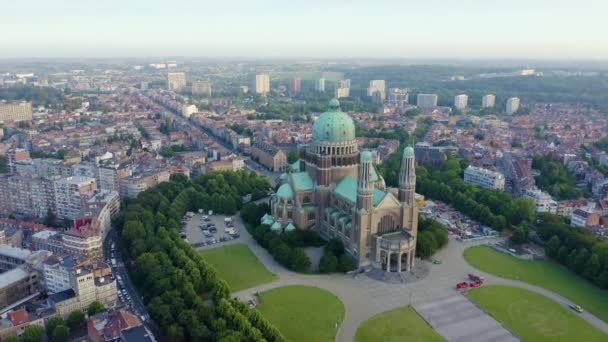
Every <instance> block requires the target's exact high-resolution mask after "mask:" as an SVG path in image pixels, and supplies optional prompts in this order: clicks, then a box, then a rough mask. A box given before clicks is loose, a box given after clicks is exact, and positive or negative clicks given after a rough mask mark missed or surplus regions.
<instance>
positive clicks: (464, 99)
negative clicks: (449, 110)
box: [454, 94, 469, 110]
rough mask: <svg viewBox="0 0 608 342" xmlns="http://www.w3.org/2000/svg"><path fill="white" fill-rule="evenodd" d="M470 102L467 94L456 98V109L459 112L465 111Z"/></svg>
mask: <svg viewBox="0 0 608 342" xmlns="http://www.w3.org/2000/svg"><path fill="white" fill-rule="evenodd" d="M468 102H469V97H468V96H467V95H465V94H460V95H456V96H454V108H456V109H458V110H465V109H466V108H467V104H468Z"/></svg>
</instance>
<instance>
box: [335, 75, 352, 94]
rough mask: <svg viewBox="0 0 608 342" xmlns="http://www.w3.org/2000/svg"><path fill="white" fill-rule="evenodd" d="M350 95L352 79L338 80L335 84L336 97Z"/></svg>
mask: <svg viewBox="0 0 608 342" xmlns="http://www.w3.org/2000/svg"><path fill="white" fill-rule="evenodd" d="M349 96H350V79H346V80H340V81H337V82H336V84H335V97H336V98H337V99H339V98H342V97H349Z"/></svg>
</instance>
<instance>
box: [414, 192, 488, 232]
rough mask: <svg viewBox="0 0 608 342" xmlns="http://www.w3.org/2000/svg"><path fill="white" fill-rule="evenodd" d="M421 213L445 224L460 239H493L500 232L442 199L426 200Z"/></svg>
mask: <svg viewBox="0 0 608 342" xmlns="http://www.w3.org/2000/svg"><path fill="white" fill-rule="evenodd" d="M420 213H421V214H422V215H423V216H424V217H425V218H430V219H434V220H436V221H438V222H439V223H441V224H443V225H444V226H445V227H446V228H447V230H448V231H449V232H450V234H453V235H455V236H457V237H458V240H459V241H468V240H471V239H472V240H481V239H492V238H496V237H498V236H499V233H498V232H497V231H495V230H494V229H491V228H490V227H487V226H484V225H481V224H480V223H479V222H477V221H475V220H473V219H471V218H470V217H468V216H466V215H464V214H463V213H461V212H459V211H457V210H456V209H454V208H452V207H451V206H450V205H448V204H446V203H443V202H441V201H433V200H426V202H425V206H424V208H423V209H422V210H421V211H420Z"/></svg>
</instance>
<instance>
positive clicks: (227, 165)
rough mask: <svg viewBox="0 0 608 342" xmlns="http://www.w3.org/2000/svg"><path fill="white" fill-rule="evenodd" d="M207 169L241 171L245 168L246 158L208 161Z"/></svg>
mask: <svg viewBox="0 0 608 342" xmlns="http://www.w3.org/2000/svg"><path fill="white" fill-rule="evenodd" d="M206 168H207V171H240V170H243V169H244V168H245V159H243V158H231V159H226V160H216V161H212V162H209V163H207V165H206Z"/></svg>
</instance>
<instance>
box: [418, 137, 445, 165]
mask: <svg viewBox="0 0 608 342" xmlns="http://www.w3.org/2000/svg"><path fill="white" fill-rule="evenodd" d="M444 150H445V148H444V147H441V146H431V144H429V143H427V142H419V143H416V145H415V146H414V152H415V154H416V163H418V165H422V166H433V167H439V166H441V164H442V163H443V162H444V161H446V160H447V159H448V157H447V155H446V153H445V151H444Z"/></svg>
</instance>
